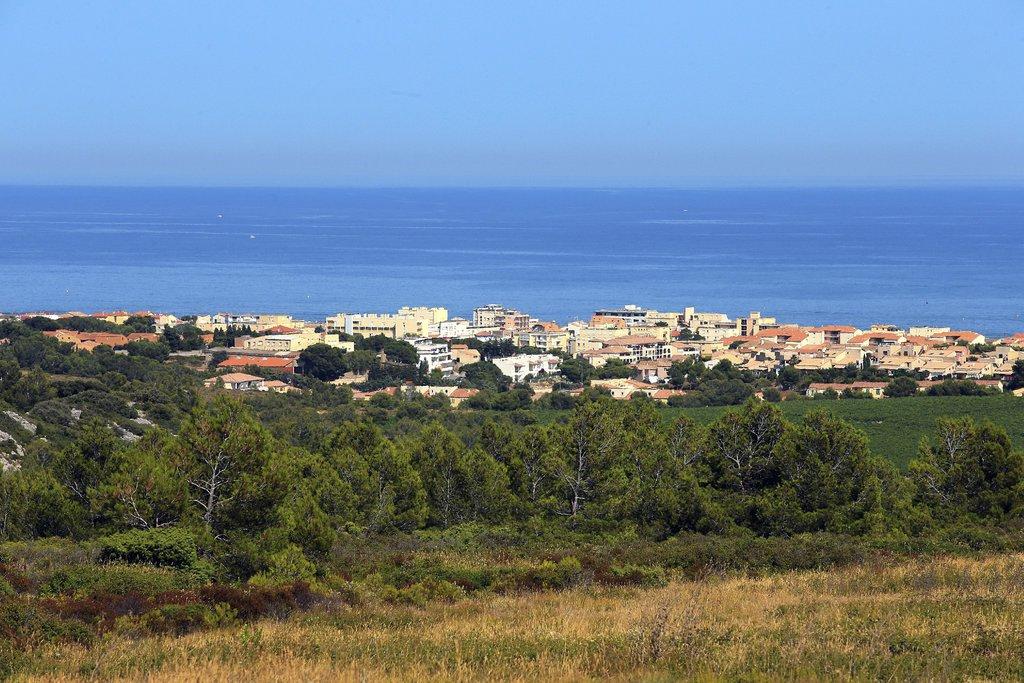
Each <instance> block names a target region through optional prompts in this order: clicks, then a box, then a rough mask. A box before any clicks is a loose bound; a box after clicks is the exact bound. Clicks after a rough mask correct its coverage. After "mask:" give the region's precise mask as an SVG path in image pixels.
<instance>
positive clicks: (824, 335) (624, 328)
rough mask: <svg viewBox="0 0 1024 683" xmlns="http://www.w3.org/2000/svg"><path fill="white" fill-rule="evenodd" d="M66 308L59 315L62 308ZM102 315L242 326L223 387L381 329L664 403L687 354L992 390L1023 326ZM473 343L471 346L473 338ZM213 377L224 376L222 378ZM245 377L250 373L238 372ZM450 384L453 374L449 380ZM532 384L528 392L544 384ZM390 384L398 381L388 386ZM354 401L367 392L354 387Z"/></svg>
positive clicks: (443, 359) (512, 315)
mask: <svg viewBox="0 0 1024 683" xmlns="http://www.w3.org/2000/svg"><path fill="white" fill-rule="evenodd" d="M65 315H67V314H65ZM92 315H93V316H94V317H98V318H101V319H104V320H108V321H109V322H114V323H123V322H125V321H126V320H127V319H128V318H129V317H130V316H131V315H148V316H152V317H153V318H154V320H155V321H156V328H157V331H158V332H159V331H160V330H162V329H163V328H164V327H167V326H172V325H176V324H180V323H181V322H184V321H187V322H190V323H191V324H194V325H195V326H196V327H198V328H199V329H200V330H201V331H202V332H203V333H204V339H207V340H208V343H210V342H212V339H213V334H214V332H216V331H218V330H219V331H221V332H228V331H232V330H234V331H235V332H236V333H237V332H238V331H239V330H246V331H251V334H245V335H241V336H234V335H233V336H232V338H233V345H232V346H231V347H229V348H225V349H220V350H221V351H223V352H225V353H226V354H227V356H226V358H223V359H222V360H220V362H219V363H218V365H219V369H221V370H223V371H225V372H227V373H230V374H229V375H224V376H222V377H221V378H220V379H221V380H222V381H221V384H222V385H223V386H224V387H225V388H230V389H236V390H254V389H255V390H259V389H263V390H274V389H276V388H279V387H274V386H270V387H269V388H268V387H267V385H266V383H265V382H264V383H263V384H262V385H260V384H259V382H257V379H258V378H255V379H249V380H246V379H240V376H241V372H242V371H243V370H245V369H247V368H252V367H255V368H259V369H261V370H265V371H269V372H272V373H283V374H286V373H295V372H301V368H300V367H299V357H300V354H301V352H302V351H303V350H304V349H307V348H309V347H310V346H312V345H314V344H327V345H328V346H332V347H335V348H338V349H341V350H343V351H351V350H353V349H354V344H353V342H352V341H347V340H343V336H344V339H350V338H351V336H353V335H357V334H358V335H362V336H364V337H369V336H374V335H383V336H385V337H388V338H392V339H403V340H406V341H408V342H409V343H411V344H412V346H413V347H414V348H415V350H416V354H417V358H418V360H419V362H420V363H421V364H423V365H425V367H426V369H427V371H428V372H436V373H440V375H441V376H442V377H444V378H449V379H453V380H457V379H458V377H459V376H460V375H461V373H462V368H464V367H465V366H467V365H471V364H473V363H476V362H478V361H480V360H481V355H480V352H479V350H477V349H476V348H472V347H471V346H470V345H469V344H467V340H472V339H475V340H477V341H479V342H481V343H487V342H511V344H513V345H514V346H516V347H519V348H520V350H521V351H522V352H520V353H516V354H515V355H511V356H506V357H499V358H492V359H491V361H492V362H493V363H494V364H495V365H496V366H497V367H498V369H499V370H500V372H501V373H502V374H504V375H505V376H507V377H508V378H510V379H511V380H512V381H513V382H517V383H519V382H527V381H537V380H539V379H545V378H549V377H551V376H553V375H556V374H557V373H558V372H559V368H560V365H561V363H562V362H563V360H564V359H566V358H579V359H582V360H585V361H586V362H587V363H589V364H590V365H592V366H593V367H595V368H601V367H604V366H606V365H608V364H609V363H615V364H617V365H626V366H629V368H631V369H632V376H631V377H628V378H624V379H622V378H620V379H608V380H594V381H593V384H594V385H598V386H602V387H603V388H605V389H607V390H608V391H610V392H611V393H612V395H613V396H617V397H621V398H627V397H629V396H632V395H633V394H634V393H637V392H640V393H644V394H647V395H649V396H651V397H652V398H654V399H656V400H668V399H669V398H671V397H672V396H673V395H677V394H678V392H676V391H674V390H671V389H669V388H667V387H666V382H667V381H668V379H669V371H670V369H671V367H672V365H673V363H676V362H678V361H680V360H684V359H687V358H692V359H698V358H699V359H701V360H703V362H704V363H705V365H707V366H708V367H714V366H715V365H717V364H719V363H723V362H725V361H728V362H729V363H731V364H732V365H733V366H735V367H737V368H740V369H743V370H747V371H749V372H752V373H755V374H763V375H767V376H771V375H774V374H775V373H778V372H780V371H782V370H783V369H785V368H787V367H790V368H793V369H795V370H798V371H826V370H830V369H837V368H845V367H848V366H851V365H854V366H861V367H864V366H872V367H874V368H876V369H877V370H881V371H884V372H887V373H890V374H896V373H898V372H899V371H906V372H908V373H911V374H913V375H914V376H917V377H921V378H924V381H923V382H921V383H920V384H919V386H921V387H922V388H927V387H928V386H929V385H930V383H932V382H938V381H942V380H945V379H966V380H972V381H975V382H977V383H979V384H981V385H983V386H990V387H994V388H1001V387H1002V385H1003V383H1004V382H1005V380H1006V379H1007V378H1008V377H1009V376H1010V375H1011V374H1012V372H1013V365H1014V363H1015V362H1016V361H1018V360H1021V359H1024V333H1018V334H1015V335H1012V336H1008V337H1005V338H1001V339H993V340H988V339H986V337H985V336H984V335H982V334H980V333H977V332H973V331H967V330H953V329H950V328H948V327H910V328H909V329H901V328H899V327H897V326H894V325H872V326H871V327H869V328H867V329H859V328H856V327H852V326H847V325H821V326H805V325H795V324H786V323H781V322H779V321H778V320H776V319H775V318H773V317H769V316H764V315H761V314H760V313H759V312H756V311H755V312H751V313H750V314H748V315H746V316H742V317H737V318H735V319H733V318H730V317H728V316H727V315H725V314H723V313H710V312H702V311H697V310H695V309H694V308H692V307H687V308H684V309H683V310H680V311H657V310H653V309H649V308H643V307H640V306H635V305H626V306H622V307H612V308H602V309H598V310H595V311H594V312H593V314H592V315H591V316H590V318H589V319H588V320H575V321H572V322H569V323H567V324H564V325H563V324H559V323H557V322H555V321H551V320H542V319H538V318H536V317H534V316H531V315H529V314H528V313H525V312H523V311H521V310H518V309H515V308H509V307H506V306H502V305H499V304H488V305H485V306H480V307H478V308H476V309H474V310H473V313H472V316H471V317H468V318H463V317H450V316H449V312H448V309H446V308H443V307H428V306H416V307H409V306H406V307H402V308H400V309H398V311H396V312H394V313H338V314H336V315H331V316H327V317H326V319H325V320H323V321H302V320H297V319H294V318H292V317H291V316H289V315H281V314H241V315H239V314H228V313H219V314H216V315H200V316H195V317H190V318H186V319H179V318H176V317H175V316H170V315H164V314H154V313H148V312H146V313H135V314H129V313H126V312H115V313H100V314H92ZM47 334H49V335H51V336H54V337H56V338H58V339H60V340H61V341H66V342H70V343H73V344H75V346H76V347H78V348H81V349H86V350H89V349H91V348H95V347H96V346H98V345H101V344H106V345H108V346H115V347H116V346H123V345H125V344H127V343H129V342H131V341H133V340H135V339H147V340H155V338H156V335H155V334H152V333H136V334H132V335H116V334H108V333H85V332H73V331H71V330H57V331H54V332H48V333H47ZM472 346H477V347H479V346H480V344H473V345H472ZM616 374H619V373H616ZM224 377H231V380H229V381H224V380H223V378H224ZM248 377H252V376H251V375H249V376H248ZM363 380H365V376H359V375H348V376H346V377H342V378H340V379H339V380H337V382H338V383H340V384H355V383H359V382H360V381H363ZM453 383H454V382H453ZM542 385H543V382H542V383H540V384H539V385H538V387H537V388H538V389H540V391H541V392H543V390H544V387H543V386H542ZM884 387H885V383H883V382H860V383H857V385H855V386H853V385H849V384H825V383H818V384H812V385H811V386H810V387H809V388H808V390H807V391H808V394H810V395H815V394H820V393H824V392H827V391H830V390H831V391H837V392H842V391H843V390H845V389H852V390H855V391H861V392H864V393H867V394H870V395H877V396H881V395H882V390H883V389H884ZM417 390H418V391H419V392H420V393H423V394H428V395H433V394H436V393H437V392H438V391H440V392H442V393H445V394H446V395H447V396H448V397H449V398H450V399H452V401H453V403H454V402H456V401H462V400H465V399H466V398H469V396H470V395H469V394H467V395H463V393H465V391H468V390H463V393H459V392H456V391H455V387H433V388H424V387H420V388H417ZM396 391H397V389H396ZM356 397H357V398H366V397H368V396H364V395H362V393H361V392H356Z"/></svg>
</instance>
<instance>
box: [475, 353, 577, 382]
mask: <svg viewBox="0 0 1024 683" xmlns="http://www.w3.org/2000/svg"><path fill="white" fill-rule="evenodd" d="M491 362H492V363H494V364H495V365H497V366H498V369H499V370H501V374H503V375H505V376H506V377H510V378H511V379H512V381H513V382H522V381H523V380H525V379H526V377H527V376H528V375H530V376H533V377H536V376H537V375H540V374H546V375H550V374H552V373H555V372H558V366H559V365H561V364H562V359H561V358H559V357H558V356H552V355H550V354H536V355H533V354H528V353H520V354H516V355H515V356H508V357H507V358H495V359H493V360H492V361H491Z"/></svg>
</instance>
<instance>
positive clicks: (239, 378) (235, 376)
mask: <svg viewBox="0 0 1024 683" xmlns="http://www.w3.org/2000/svg"><path fill="white" fill-rule="evenodd" d="M262 379H263V378H262V377H257V376H256V375H247V374H245V373H244V372H228V373H225V374H223V375H217V376H216V377H211V378H210V381H212V382H213V383H216V382H217V380H220V381H222V382H224V383H225V384H238V383H239V382H259V381H261V380H262Z"/></svg>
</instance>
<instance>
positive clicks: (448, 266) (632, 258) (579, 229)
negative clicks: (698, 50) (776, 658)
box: [0, 187, 1024, 335]
mask: <svg viewBox="0 0 1024 683" xmlns="http://www.w3.org/2000/svg"><path fill="white" fill-rule="evenodd" d="M1022 264H1024V189H1022V188H952V189H951V188H942V189H758V190H746V189H745V190H739V189H737V190H666V189H648V190H600V189H594V190H577V189H557V190H555V189H212V188H211V189H194V188H190V189H184V188H174V189H168V188H162V189H139V188H25V187H2V188H0V311H28V310H40V309H48V310H68V309H78V310H87V311H90V310H108V309H115V308H118V309H122V308H123V309H132V310H136V309H152V310H161V311H170V312H175V313H189V312H216V311H222V310H224V311H235V312H242V311H274V312H288V313H292V314H294V315H297V316H301V317H306V318H317V317H322V316H324V315H326V314H332V313H336V312H339V311H387V310H393V309H395V308H397V307H399V306H401V305H406V304H409V305H444V306H447V307H448V308H449V310H450V311H451V312H452V314H453V315H455V314H462V315H467V314H468V313H469V312H470V311H471V310H472V308H473V307H474V306H477V305H480V304H485V303H491V302H496V303H504V304H507V305H510V306H516V307H519V308H522V309H523V310H526V311H528V312H529V313H531V314H533V315H536V316H540V317H543V318H554V319H558V320H560V321H563V322H565V321H568V320H571V319H575V318H578V317H580V318H582V317H587V316H589V314H590V313H591V312H592V311H593V310H594V309H595V308H596V307H601V306H609V305H619V304H624V303H636V304H640V305H645V306H650V307H654V308H658V309H661V310H678V309H681V308H682V307H684V306H696V307H697V308H698V309H699V310H713V311H722V312H725V313H729V314H730V315H736V314H743V313H746V312H748V311H750V310H760V311H763V312H764V313H766V314H774V315H777V316H778V317H779V318H781V319H783V320H785V321H788V322H797V323H805V324H813V323H823V322H843V323H850V324H856V325H867V324H870V323H872V322H883V321H884V322H893V323H897V324H901V325H909V324H922V323H933V324H942V325H951V326H953V327H966V328H972V329H977V330H980V331H983V332H985V333H988V334H990V335H991V334H1002V333H1006V332H1011V331H1017V330H1021V329H1024V320H1022V317H1021V316H1022V314H1024V287H1022V283H1024V267H1022Z"/></svg>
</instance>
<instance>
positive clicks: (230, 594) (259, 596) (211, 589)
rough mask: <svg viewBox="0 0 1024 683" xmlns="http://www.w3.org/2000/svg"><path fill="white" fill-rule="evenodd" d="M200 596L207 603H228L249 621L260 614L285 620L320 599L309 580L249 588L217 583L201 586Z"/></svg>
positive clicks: (239, 616)
mask: <svg viewBox="0 0 1024 683" xmlns="http://www.w3.org/2000/svg"><path fill="white" fill-rule="evenodd" d="M199 598H200V599H201V600H202V601H203V602H205V603H207V604H216V603H220V602H224V603H227V604H228V605H230V607H231V609H233V610H234V611H235V614H237V615H238V618H239V619H245V620H249V619H258V618H260V617H273V618H276V619H281V618H284V617H286V616H288V615H289V614H292V613H293V612H296V611H299V610H307V609H309V608H310V607H312V606H313V605H314V604H316V602H317V601H318V600H319V597H318V596H317V595H316V594H315V593H314V592H313V591H312V590H310V587H309V584H308V583H306V582H305V581H296V582H295V583H290V584H284V585H280V586H247V587H246V588H235V587H233V586H225V585H223V584H213V585H210V586H204V587H203V588H200V589H199Z"/></svg>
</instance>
